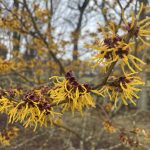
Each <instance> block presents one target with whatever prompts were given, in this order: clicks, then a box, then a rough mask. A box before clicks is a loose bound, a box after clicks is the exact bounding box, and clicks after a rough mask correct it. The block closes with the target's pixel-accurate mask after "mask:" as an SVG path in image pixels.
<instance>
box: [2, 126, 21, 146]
mask: <svg viewBox="0 0 150 150" xmlns="http://www.w3.org/2000/svg"><path fill="white" fill-rule="evenodd" d="M18 131H19V129H18V128H16V127H11V128H9V129H6V130H4V131H2V132H0V143H1V144H3V145H10V142H11V140H12V139H14V138H15V137H16V136H17V135H18Z"/></svg>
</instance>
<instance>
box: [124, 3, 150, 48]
mask: <svg viewBox="0 0 150 150" xmlns="http://www.w3.org/2000/svg"><path fill="white" fill-rule="evenodd" d="M142 10H143V3H142V4H141V7H140V11H139V13H138V14H137V15H135V14H134V13H132V21H131V22H128V21H127V20H126V19H125V18H124V12H123V20H124V23H125V30H127V31H128V33H129V34H130V36H132V37H137V38H139V39H140V40H141V41H142V42H143V44H145V45H148V46H150V43H148V42H147V41H145V39H143V38H145V37H150V17H147V18H145V19H143V20H141V21H138V19H139V16H140V14H141V12H142Z"/></svg>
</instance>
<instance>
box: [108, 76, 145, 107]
mask: <svg viewBox="0 0 150 150" xmlns="http://www.w3.org/2000/svg"><path fill="white" fill-rule="evenodd" d="M143 84H144V82H142V80H141V78H140V77H138V76H135V74H134V73H131V74H124V75H123V76H120V77H119V78H117V79H114V80H112V81H108V83H107V85H106V86H105V93H106V95H107V94H108V95H109V98H110V100H112V101H114V106H115V107H116V105H117V102H118V100H119V97H121V99H122V101H123V103H124V104H125V105H128V101H130V102H131V103H133V104H134V105H136V103H135V102H134V100H133V99H134V98H136V99H138V98H139V96H138V95H137V94H136V92H138V91H141V90H140V89H139V88H137V87H136V86H137V85H143Z"/></svg>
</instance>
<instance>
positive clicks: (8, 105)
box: [0, 96, 15, 113]
mask: <svg viewBox="0 0 150 150" xmlns="http://www.w3.org/2000/svg"><path fill="white" fill-rule="evenodd" d="M14 105H15V102H13V101H10V100H9V99H8V98H6V97H4V96H2V97H1V98H0V112H2V113H7V112H8V111H9V110H10V109H12V108H13V107H14Z"/></svg>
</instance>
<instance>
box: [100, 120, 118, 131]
mask: <svg viewBox="0 0 150 150" xmlns="http://www.w3.org/2000/svg"><path fill="white" fill-rule="evenodd" d="M103 126H104V129H105V130H106V131H107V132H109V133H115V132H116V128H115V127H114V126H113V125H112V123H111V122H110V121H108V120H106V121H104V122H103Z"/></svg>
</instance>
